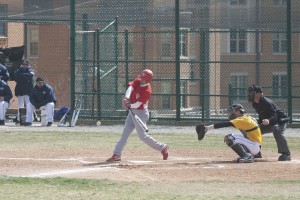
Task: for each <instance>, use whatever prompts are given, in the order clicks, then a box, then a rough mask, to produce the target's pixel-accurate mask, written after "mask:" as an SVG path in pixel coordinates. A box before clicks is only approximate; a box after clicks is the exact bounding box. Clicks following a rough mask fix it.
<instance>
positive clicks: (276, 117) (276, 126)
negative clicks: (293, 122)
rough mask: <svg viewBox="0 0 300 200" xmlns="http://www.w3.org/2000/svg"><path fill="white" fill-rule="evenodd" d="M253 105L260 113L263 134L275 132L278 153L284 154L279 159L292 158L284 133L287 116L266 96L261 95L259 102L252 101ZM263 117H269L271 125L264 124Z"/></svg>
mask: <svg viewBox="0 0 300 200" xmlns="http://www.w3.org/2000/svg"><path fill="white" fill-rule="evenodd" d="M252 106H253V108H254V109H255V110H256V112H257V113H258V115H259V119H258V123H259V124H260V129H261V132H262V134H265V133H271V132H273V135H274V138H275V140H276V142H277V147H278V153H281V154H282V155H281V156H280V157H279V159H278V160H279V161H285V160H290V159H291V158H290V155H291V153H290V150H289V147H288V144H287V141H286V139H285V137H284V135H283V134H284V131H285V129H286V128H287V124H288V120H286V119H287V116H286V115H285V114H284V113H283V112H282V111H281V110H280V109H278V107H277V106H276V104H275V103H274V102H273V101H272V100H271V99H269V98H267V97H264V96H262V97H261V99H260V100H259V102H258V103H256V102H252ZM263 119H269V125H262V124H261V123H262V120H263Z"/></svg>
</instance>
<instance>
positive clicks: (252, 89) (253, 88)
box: [248, 85, 263, 93]
mask: <svg viewBox="0 0 300 200" xmlns="http://www.w3.org/2000/svg"><path fill="white" fill-rule="evenodd" d="M248 91H249V92H255V93H262V92H263V91H262V89H261V87H260V86H258V85H251V86H249V87H248Z"/></svg>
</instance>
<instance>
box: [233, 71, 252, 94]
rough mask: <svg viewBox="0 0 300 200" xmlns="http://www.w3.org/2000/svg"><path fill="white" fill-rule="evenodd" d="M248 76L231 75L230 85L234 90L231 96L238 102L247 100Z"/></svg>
mask: <svg viewBox="0 0 300 200" xmlns="http://www.w3.org/2000/svg"><path fill="white" fill-rule="evenodd" d="M247 79H248V75H247V74H243V73H241V74H232V75H230V83H231V86H232V90H231V91H230V95H233V98H234V99H236V100H242V99H246V98H247Z"/></svg>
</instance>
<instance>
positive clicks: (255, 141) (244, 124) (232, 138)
mask: <svg viewBox="0 0 300 200" xmlns="http://www.w3.org/2000/svg"><path fill="white" fill-rule="evenodd" d="M227 110H228V112H229V120H230V121H227V122H220V123H216V124H212V125H209V126H205V125H204V124H201V125H197V126H196V132H197V135H198V140H202V139H203V138H204V135H205V133H206V132H207V131H208V130H212V129H217V128H224V127H231V126H232V127H234V128H236V129H239V130H240V131H241V132H242V133H243V136H241V135H235V134H233V133H230V134H228V135H226V136H225V137H224V142H225V143H226V144H227V145H228V146H229V147H230V148H231V149H232V150H233V151H234V152H235V153H237V154H238V155H239V156H240V157H239V158H238V159H237V162H238V163H252V162H254V158H261V156H260V155H261V154H260V148H261V143H262V134H261V130H260V128H259V126H258V124H257V121H256V120H255V119H254V118H252V117H250V116H247V115H244V112H245V110H244V107H243V106H242V105H241V104H233V105H231V106H230V107H229V108H228V109H227Z"/></svg>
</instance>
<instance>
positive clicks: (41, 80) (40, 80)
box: [36, 77, 44, 82]
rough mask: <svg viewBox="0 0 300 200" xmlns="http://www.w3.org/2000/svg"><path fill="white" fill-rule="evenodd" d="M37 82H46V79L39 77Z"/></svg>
mask: <svg viewBox="0 0 300 200" xmlns="http://www.w3.org/2000/svg"><path fill="white" fill-rule="evenodd" d="M36 82H44V79H42V78H41V77H37V78H36Z"/></svg>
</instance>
